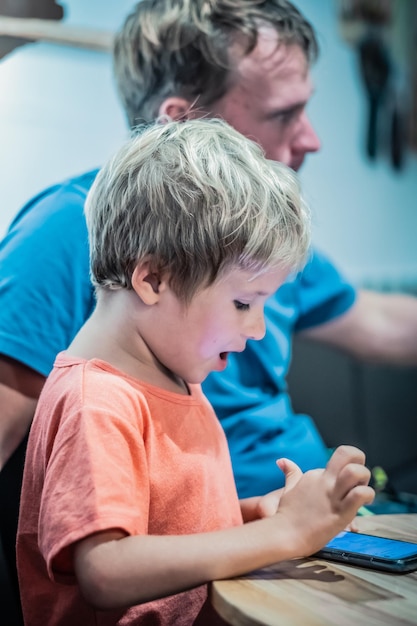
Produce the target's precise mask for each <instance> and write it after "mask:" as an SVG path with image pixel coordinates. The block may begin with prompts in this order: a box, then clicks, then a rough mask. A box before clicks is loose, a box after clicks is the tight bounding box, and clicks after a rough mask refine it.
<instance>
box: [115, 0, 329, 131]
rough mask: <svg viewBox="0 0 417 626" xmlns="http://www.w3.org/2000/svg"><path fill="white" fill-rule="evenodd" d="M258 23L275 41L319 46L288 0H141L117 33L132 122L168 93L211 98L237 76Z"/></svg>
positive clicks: (121, 86) (195, 100)
mask: <svg viewBox="0 0 417 626" xmlns="http://www.w3.org/2000/svg"><path fill="white" fill-rule="evenodd" d="M261 25H264V26H265V25H266V26H268V27H270V28H272V29H273V30H274V31H275V32H276V33H277V36H278V43H279V44H285V45H297V46H299V47H300V48H301V50H302V51H303V53H304V54H305V57H306V59H307V61H308V62H309V63H310V62H312V61H314V60H315V58H316V57H317V54H318V44H317V39H316V36H315V34H314V30H313V28H312V26H311V24H310V23H309V22H308V21H307V20H306V18H305V17H304V16H303V15H302V14H301V13H300V11H299V10H298V9H297V8H296V7H295V6H294V5H293V4H292V3H291V2H288V1H287V0H141V1H140V2H138V4H137V5H136V6H135V8H134V9H133V10H132V12H131V13H130V15H129V16H128V17H127V19H126V20H125V23H124V25H123V27H122V28H121V29H120V32H119V33H118V34H117V36H116V40H115V47H114V68H115V77H116V82H117V85H118V90H119V94H120V97H121V100H122V102H123V105H124V108H125V111H126V115H127V118H128V121H129V124H130V126H131V127H135V126H136V125H137V124H141V123H143V122H151V121H153V120H155V118H156V117H157V116H158V115H159V107H160V105H161V103H162V102H163V101H164V100H165V99H166V98H168V97H170V96H179V97H182V98H185V99H186V100H188V101H189V102H190V103H192V104H194V105H195V106H196V107H197V108H202V109H204V107H206V106H210V105H211V104H212V103H213V102H215V101H216V100H218V99H219V98H221V97H222V96H223V95H224V94H225V93H226V91H227V90H228V89H230V87H231V86H232V85H233V82H234V81H235V80H236V76H237V73H236V64H237V61H238V60H239V59H240V58H242V57H243V56H245V55H247V54H249V53H250V52H251V51H252V50H253V49H254V47H255V46H256V43H257V37H258V31H259V28H260V26H261Z"/></svg>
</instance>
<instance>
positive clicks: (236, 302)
mask: <svg viewBox="0 0 417 626" xmlns="http://www.w3.org/2000/svg"><path fill="white" fill-rule="evenodd" d="M233 302H234V305H235V307H236V309H237V310H238V311H248V310H249V304H244V303H243V302H239V300H234V301H233Z"/></svg>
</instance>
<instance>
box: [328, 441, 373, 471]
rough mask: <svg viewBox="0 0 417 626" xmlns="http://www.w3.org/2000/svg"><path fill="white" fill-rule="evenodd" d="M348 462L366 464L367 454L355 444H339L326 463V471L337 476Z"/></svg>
mask: <svg viewBox="0 0 417 626" xmlns="http://www.w3.org/2000/svg"><path fill="white" fill-rule="evenodd" d="M348 463H357V464H359V465H364V464H365V454H364V453H363V452H362V450H359V448H355V447H354V446H339V447H338V448H336V450H335V451H334V452H333V454H332V456H331V457H330V459H329V461H328V463H327V465H326V472H328V473H330V474H333V476H335V477H336V476H338V474H339V472H340V471H341V470H342V469H343V468H344V467H345V466H346V465H347V464H348Z"/></svg>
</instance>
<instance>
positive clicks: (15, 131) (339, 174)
mask: <svg viewBox="0 0 417 626" xmlns="http://www.w3.org/2000/svg"><path fill="white" fill-rule="evenodd" d="M134 4H135V2H134V0H118V2H114V0H88V2H86V1H85V0H65V1H63V5H64V8H65V11H66V14H65V20H66V21H67V22H68V23H71V24H73V25H75V24H78V25H84V26H94V27H97V28H104V29H112V30H114V29H116V28H117V27H118V26H119V24H120V23H121V21H122V20H123V17H124V16H125V15H126V14H127V12H128V10H129V8H130V7H131V6H133V5H134ZM296 4H297V6H299V7H300V8H301V10H303V11H304V13H305V14H306V15H307V17H308V18H309V19H310V20H311V21H312V22H313V24H314V26H315V27H316V29H317V31H318V33H319V38H320V43H321V50H322V53H321V56H320V59H319V62H318V63H317V65H316V67H315V68H314V78H315V83H316V88H317V92H316V95H315V96H314V98H313V100H312V102H311V105H310V111H311V117H312V119H313V122H314V123H315V125H316V128H317V130H318V132H319V134H320V136H321V139H322V142H323V147H322V150H321V152H320V154H318V155H312V156H310V158H309V159H308V160H307V164H306V165H305V166H304V168H303V170H302V172H301V177H302V180H303V186H304V189H305V193H306V196H307V198H308V200H309V202H310V204H311V206H312V209H313V215H314V238H315V242H316V244H318V245H319V246H321V247H322V248H323V249H324V250H325V251H327V252H328V253H329V254H330V255H331V256H332V257H333V258H334V259H335V260H337V262H338V264H339V266H340V267H341V268H342V269H343V270H344V271H345V272H346V273H347V274H348V276H350V278H352V279H353V280H355V281H357V282H358V283H365V284H371V285H375V286H376V287H384V286H386V287H387V288H392V286H395V285H398V286H401V287H407V286H409V285H411V286H413V287H414V286H415V285H417V254H416V235H417V206H416V205H417V201H416V198H417V160H416V157H415V156H413V157H411V158H410V159H409V160H408V163H407V166H406V168H405V169H404V171H402V172H400V173H397V172H394V171H393V170H392V168H391V166H390V164H389V162H388V161H387V160H386V159H385V158H384V159H380V160H378V161H376V162H375V163H369V162H367V161H366V159H365V156H364V149H363V145H364V131H365V118H366V101H365V96H364V93H363V90H362V87H361V84H360V82H359V75H358V72H357V59H356V57H355V54H354V51H353V50H352V49H351V48H350V47H349V46H348V45H346V43H345V42H344V41H343V40H342V39H341V38H340V36H339V29H338V24H337V6H338V2H337V0H320V1H318V0H296ZM126 134H127V130H126V126H125V122H124V117H123V113H122V111H121V108H120V106H119V103H118V101H117V97H116V94H115V90H114V85H113V80H112V72H111V59H110V57H109V55H107V54H105V53H99V52H92V51H86V50H81V49H75V48H71V47H64V46H58V45H52V44H46V43H37V44H31V45H28V46H25V47H24V48H19V49H17V50H16V51H15V52H14V53H13V54H11V55H10V56H8V57H6V59H4V60H3V61H2V62H1V63H0V137H1V142H0V194H1V196H0V197H1V202H0V235H1V234H2V232H4V230H5V228H6V226H7V224H8V223H9V221H10V219H11V218H12V216H13V215H14V214H15V213H16V211H17V210H18V209H19V207H20V206H21V204H22V203H23V202H24V201H25V200H26V199H28V197H29V196H30V195H31V194H33V193H35V192H37V191H39V190H41V189H42V188H43V187H45V185H47V184H50V183H53V182H56V181H57V180H60V179H62V178H64V177H66V176H69V175H72V174H75V173H78V172H83V171H84V170H87V169H89V168H92V167H95V166H98V165H100V164H101V163H102V162H103V161H104V160H105V159H106V158H107V156H108V155H109V154H111V153H112V151H113V150H114V149H115V147H116V146H117V145H118V143H120V141H121V140H122V139H123V138H124V137H125V136H126Z"/></svg>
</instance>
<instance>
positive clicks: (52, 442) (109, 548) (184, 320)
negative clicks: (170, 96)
mask: <svg viewBox="0 0 417 626" xmlns="http://www.w3.org/2000/svg"><path fill="white" fill-rule="evenodd" d="M86 216H87V224H88V230H89V237H90V256H91V273H92V279H93V282H94V284H95V286H96V291H97V306H96V309H95V311H94V312H93V314H92V316H91V317H90V319H89V320H88V321H87V322H86V323H85V325H84V326H83V327H82V329H81V330H80V332H79V333H78V335H77V336H76V337H75V339H74V341H73V342H72V344H71V345H70V346H69V348H68V350H67V351H66V352H64V353H61V354H59V355H58V357H57V359H56V363H55V367H54V370H53V371H52V373H51V375H50V377H49V378H48V380H47V382H46V385H45V387H44V389H43V392H42V395H41V399H40V402H39V405H38V409H37V413H36V416H35V420H34V423H33V427H32V431H31V434H30V441H29V446H28V452H27V461H26V466H25V474H24V484H23V492H22V505H21V517H20V521H19V533H18V544H17V551H18V568H19V579H20V585H21V595H22V604H23V612H24V617H25V623H26V624H27V625H28V626H37V625H42V626H52V625H58V624H59V626H74V624H82V625H83V626H89V625H90V624H91V625H92V624H100V625H104V624H105V625H108V624H123V625H127V624H140V626H146V625H150V624H161V625H168V624H170V625H171V624H175V625H184V626H185V625H191V624H197V623H198V624H202V623H207V624H213V623H214V622H213V617H210V618H209V617H208V615H209V608H208V606H207V603H206V599H207V587H206V583H207V582H208V581H210V580H213V579H218V578H225V577H231V576H236V575H239V574H243V573H245V572H248V571H250V570H253V569H255V568H259V567H263V566H266V565H268V564H271V563H273V562H276V561H278V560H281V559H290V558H293V557H302V556H307V555H310V554H312V553H313V552H315V551H316V550H318V549H319V548H321V547H322V546H323V545H324V544H325V543H326V542H327V541H328V540H329V539H330V538H331V537H333V536H334V535H335V534H337V532H339V531H340V530H342V529H343V528H344V527H345V526H346V525H347V524H348V523H349V522H350V521H351V520H352V518H353V517H354V516H355V514H356V512H357V509H358V508H359V507H360V506H361V505H363V504H365V503H368V502H370V501H371V500H372V497H373V491H372V489H371V488H370V487H368V480H369V472H368V470H367V469H366V468H365V466H364V456H363V454H362V453H361V452H360V451H359V450H357V449H356V448H351V447H341V448H339V449H337V450H336V452H335V453H334V455H333V457H332V458H331V460H330V462H329V464H328V466H327V467H326V469H324V470H314V471H311V472H307V473H306V474H304V475H303V474H301V472H300V470H299V469H298V467H297V466H296V465H295V464H293V463H292V462H290V461H288V460H285V459H281V460H279V461H278V465H279V468H280V469H281V470H282V471H283V472H284V473H285V475H286V487H285V488H284V489H283V490H282V492H273V493H271V494H268V495H266V496H264V497H262V498H250V499H248V500H244V501H241V502H239V501H238V498H237V494H236V489H235V485H234V481H233V475H232V469H231V464H230V459H229V455H228V450H227V444H226V440H225V437H224V434H223V431H222V429H221V427H220V425H219V423H218V422H217V420H216V417H215V415H214V413H213V411H212V409H211V407H210V405H209V403H208V402H207V400H206V399H205V398H204V396H203V395H202V392H201V389H200V383H201V382H202V381H203V380H204V379H205V377H206V376H207V374H208V373H209V372H210V371H212V370H222V369H224V368H225V367H226V364H227V355H228V353H229V352H231V351H241V350H243V349H244V348H245V344H246V341H247V340H248V339H260V338H261V337H262V336H263V335H264V332H265V327H264V319H263V307H264V303H265V300H266V299H267V298H268V296H270V295H271V294H273V293H274V292H275V291H276V289H278V287H279V286H280V284H281V283H282V282H283V281H284V279H285V277H286V276H287V274H288V272H289V271H292V270H294V269H295V268H297V267H299V266H300V264H301V263H302V262H303V259H304V256H305V253H306V250H307V247H308V244H309V224H308V216H307V213H306V211H305V209H304V207H303V204H302V201H301V199H300V196H299V191H298V187H297V184H296V181H295V178H294V175H293V174H292V173H291V172H290V171H289V170H287V168H285V167H284V166H282V165H279V164H277V163H272V162H268V161H267V160H266V159H265V158H264V157H263V155H262V153H261V151H260V149H259V148H258V147H257V146H256V145H255V144H253V143H252V142H250V141H249V140H247V139H245V138H243V137H242V136H241V135H240V134H238V133H237V132H236V131H235V130H233V129H232V128H231V127H229V126H227V125H226V124H225V123H223V122H221V121H220V120H211V121H202V120H200V121H187V122H184V123H178V122H177V123H175V122H173V123H167V124H160V125H155V126H152V127H149V128H147V129H146V130H144V131H143V132H142V133H141V134H140V135H137V136H136V137H135V138H133V139H132V140H131V141H129V142H128V143H127V144H126V145H125V146H124V147H122V149H121V150H120V151H119V152H118V153H117V154H116V156H115V157H114V158H113V159H112V160H111V161H110V162H109V163H108V164H107V166H105V167H104V168H103V169H102V171H101V172H100V173H99V175H98V177H97V179H96V181H95V183H94V185H93V188H92V189H91V191H90V194H89V196H88V199H87V204H86ZM63 236H65V234H64V233H63ZM274 462H275V460H274V459H271V463H274ZM277 471H278V470H277ZM243 522H247V523H243Z"/></svg>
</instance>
